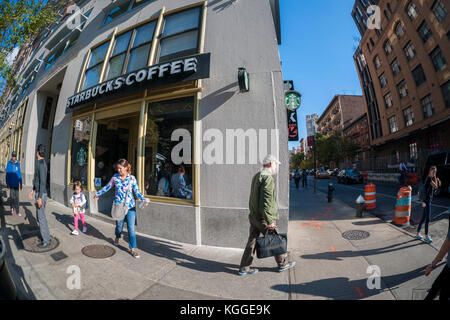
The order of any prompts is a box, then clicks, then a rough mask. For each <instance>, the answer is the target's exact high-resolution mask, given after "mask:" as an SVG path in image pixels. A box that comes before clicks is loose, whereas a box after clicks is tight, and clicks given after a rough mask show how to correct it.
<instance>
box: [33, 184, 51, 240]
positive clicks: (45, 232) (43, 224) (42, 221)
mask: <svg viewBox="0 0 450 320" xmlns="http://www.w3.org/2000/svg"><path fill="white" fill-rule="evenodd" d="M36 200H37V195H36ZM41 200H42V207H40V208H38V206H37V203H36V211H37V218H38V222H39V229H40V230H41V236H42V242H43V243H49V242H50V230H49V229H48V224H47V218H46V217H45V205H46V204H47V194H46V193H44V194H43V195H42V198H41Z"/></svg>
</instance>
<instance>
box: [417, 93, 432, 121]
mask: <svg viewBox="0 0 450 320" xmlns="http://www.w3.org/2000/svg"><path fill="white" fill-rule="evenodd" d="M424 100H427V101H426V102H427V104H426V105H424ZM420 105H421V107H422V113H423V118H424V119H429V118H431V117H433V116H434V115H435V110H434V101H433V97H432V95H431V94H428V95H426V96H425V97H423V98H422V99H420ZM429 106H431V108H429V109H430V110H431V114H428V112H427V113H425V108H427V111H428V107H429Z"/></svg>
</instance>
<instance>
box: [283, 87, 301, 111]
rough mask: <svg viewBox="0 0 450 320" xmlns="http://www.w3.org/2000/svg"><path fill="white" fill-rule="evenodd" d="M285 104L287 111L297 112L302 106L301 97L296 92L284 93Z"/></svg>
mask: <svg viewBox="0 0 450 320" xmlns="http://www.w3.org/2000/svg"><path fill="white" fill-rule="evenodd" d="M285 104H286V108H288V110H291V111H295V110H297V109H298V108H299V107H300V105H301V104H302V95H301V94H300V93H299V92H297V91H286V94H285Z"/></svg>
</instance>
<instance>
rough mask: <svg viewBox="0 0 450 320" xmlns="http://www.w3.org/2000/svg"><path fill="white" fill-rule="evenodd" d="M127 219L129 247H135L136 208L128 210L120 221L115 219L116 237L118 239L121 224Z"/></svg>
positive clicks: (120, 232)
mask: <svg viewBox="0 0 450 320" xmlns="http://www.w3.org/2000/svg"><path fill="white" fill-rule="evenodd" d="M125 221H127V229H128V237H129V238H130V243H129V247H130V249H134V248H136V230H135V224H136V208H132V209H130V210H128V213H127V215H126V216H125V218H124V219H123V220H121V221H116V238H118V239H120V237H121V235H122V230H123V226H124V224H125Z"/></svg>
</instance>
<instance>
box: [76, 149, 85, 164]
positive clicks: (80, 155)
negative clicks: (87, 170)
mask: <svg viewBox="0 0 450 320" xmlns="http://www.w3.org/2000/svg"><path fill="white" fill-rule="evenodd" d="M86 159H87V152H86V150H85V149H84V148H83V147H81V148H80V150H79V151H78V153H77V163H78V165H79V166H80V167H82V166H84V164H85V163H86Z"/></svg>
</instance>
